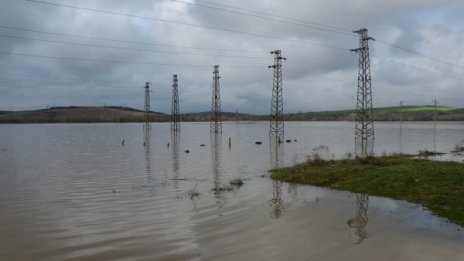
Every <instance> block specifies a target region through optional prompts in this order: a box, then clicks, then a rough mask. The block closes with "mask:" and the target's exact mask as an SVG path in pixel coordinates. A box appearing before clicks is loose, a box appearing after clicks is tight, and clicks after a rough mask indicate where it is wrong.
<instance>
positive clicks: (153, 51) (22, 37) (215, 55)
mask: <svg viewBox="0 0 464 261" xmlns="http://www.w3.org/2000/svg"><path fill="white" fill-rule="evenodd" d="M0 37H5V38H15V39H22V40H31V41H40V42H48V43H60V44H70V45H79V46H88V47H96V48H107V49H117V50H125V51H139V52H151V53H167V54H180V55H196V56H210V57H228V58H244V59H263V58H268V57H264V56H243V55H226V54H201V53H185V52H176V51H162V50H149V49H140V48H128V47H118V46H108V45H99V44H88V43H77V42H69V41H59V40H48V39H38V38H32V37H24V36H16V35H6V34H0Z"/></svg>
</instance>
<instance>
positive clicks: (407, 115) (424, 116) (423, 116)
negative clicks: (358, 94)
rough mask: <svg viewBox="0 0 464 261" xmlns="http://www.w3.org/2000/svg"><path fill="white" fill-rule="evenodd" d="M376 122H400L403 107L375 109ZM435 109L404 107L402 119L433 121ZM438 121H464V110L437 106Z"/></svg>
mask: <svg viewBox="0 0 464 261" xmlns="http://www.w3.org/2000/svg"><path fill="white" fill-rule="evenodd" d="M373 111H374V120H376V121H399V120H400V115H401V107H382V108H375V109H373ZM434 115H435V108H434V107H433V106H404V107H403V113H402V119H403V120H404V121H432V120H434ZM354 118H355V110H341V111H322V112H305V113H290V114H286V115H285V119H286V120H288V121H352V120H354ZM437 120H439V121H464V109H454V108H451V107H447V106H437Z"/></svg>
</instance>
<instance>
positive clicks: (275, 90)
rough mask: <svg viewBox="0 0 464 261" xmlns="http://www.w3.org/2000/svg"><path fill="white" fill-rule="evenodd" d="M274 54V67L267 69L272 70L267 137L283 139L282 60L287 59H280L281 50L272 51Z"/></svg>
mask: <svg viewBox="0 0 464 261" xmlns="http://www.w3.org/2000/svg"><path fill="white" fill-rule="evenodd" d="M271 54H274V65H270V66H268V68H274V80H273V84H272V99H271V120H270V124H269V136H271V135H275V136H276V137H279V138H283V136H284V100H283V96H282V60H286V59H287V58H285V57H282V51H281V50H275V51H272V52H271Z"/></svg>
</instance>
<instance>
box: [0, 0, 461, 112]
mask: <svg viewBox="0 0 464 261" xmlns="http://www.w3.org/2000/svg"><path fill="white" fill-rule="evenodd" d="M50 1H51V2H56V3H59V4H69V5H76V6H82V7H88V8H94V9H102V10H109V11H114V12H120V13H127V14H135V15H140V16H146V17H156V18H163V19H170V20H176V21H181V22H186V23H194V24H201V25H206V26H213V27H220V28H227V29H230V30H236V31H244V32H250V33H256V34H262V35H270V36H276V37H279V38H285V39H289V41H283V40H278V39H272V38H266V37H257V36H251V35H246V34H240V33H232V32H221V31H217V30H210V29H205V28H198V27H192V26H186V25H179V24H172V23H164V22H160V21H154V20H147V19H138V18H130V17H126V16H118V15H110V14H102V13H96V12H90V11H84V10H76V9H69V8H65V7H57V6H46V5H42V4H37V3H31V2H28V1H13V0H6V1H2V2H0V7H1V8H0V26H2V25H3V26H12V27H21V28H29V29H32V30H42V31H51V32H58V33H68V34H75V35H83V36H91V37H101V38H112V39H124V40H129V41H139V42H152V43H160V44H167V45H177V46H179V45H180V46H194V47H203V48H206V50H205V49H188V48H181V47H173V46H171V47H169V46H168V47H167V46H156V45H147V44H134V43H121V42H108V41H96V40H91V39H84V38H76V37H65V36H58V35H47V34H39V33H34V32H21V31H14V30H8V29H5V28H1V27H0V35H1V34H9V35H17V36H24V37H32V38H41V39H49V40H59V41H72V42H79V43H88V44H98V45H107V46H115V47H122V48H132V49H150V50H162V51H171V52H184V53H185V52H190V53H196V54H207V55H212V54H217V55H219V56H216V57H213V56H200V55H181V54H173V53H158V54H157V53H150V52H142V51H128V50H127V51H124V50H117V49H109V48H97V47H86V46H78V45H70V44H59V43H46V42H38V41H30V40H22V39H7V38H5V37H0V39H1V40H0V52H7V53H8V52H16V53H30V54H37V55H44V56H60V57H76V58H86V59H95V60H120V61H126V62H127V63H100V62H88V61H64V60H57V59H47V58H33V57H21V56H12V55H7V54H5V53H3V54H2V53H0V68H1V69H2V72H4V73H6V75H5V74H4V75H0V86H2V87H0V92H1V93H2V95H1V96H0V109H5V108H14V109H21V108H31V107H36V108H42V107H45V106H46V105H48V104H57V105H71V104H72V105H103V104H107V105H121V104H124V105H126V106H132V107H136V108H142V104H143V89H142V86H143V84H144V82H145V81H150V82H152V88H153V92H152V108H153V109H154V110H157V111H162V112H166V113H168V112H169V110H170V95H171V93H170V91H171V84H172V75H173V74H178V75H179V91H180V100H181V111H182V112H190V111H205V110H209V109H210V99H211V97H210V96H211V82H212V66H213V65H214V64H219V65H220V66H221V67H220V73H221V76H222V78H221V88H222V93H223V97H222V102H223V106H222V107H223V110H229V111H230V110H232V111H233V110H235V109H238V110H239V111H240V112H245V113H259V114H265V113H268V112H269V110H270V108H269V107H270V105H269V103H270V96H271V89H272V71H271V70H269V69H267V68H266V66H267V65H270V64H272V63H273V57H272V55H271V54H269V51H271V50H275V49H282V51H283V55H284V56H286V57H287V58H288V60H287V61H285V62H284V98H285V101H284V103H285V110H286V111H288V112H297V111H309V110H330V109H347V108H353V107H354V97H355V95H356V85H357V83H356V79H357V56H356V54H353V53H350V52H349V49H350V48H356V47H357V45H358V39H357V36H356V35H354V36H349V35H343V34H334V33H332V32H327V31H323V30H315V29H311V28H306V27H302V26H295V25H291V24H286V23H281V22H276V21H269V20H263V19H260V18H257V17H249V16H242V15H238V14H231V13H225V12H221V11H218V10H211V9H206V8H201V7H198V6H192V5H185V4H184V3H181V2H177V1H171V0H163V1H148V0H143V1H113V0H102V1H90V0H85V1H78V2H76V1H56V0H50ZM217 3H224V4H228V5H232V6H237V7H240V8H246V9H251V10H258V11H261V12H265V13H274V14H276V15H279V16H285V17H292V18H295V19H300V20H306V21H313V22H316V23H320V24H328V25H332V26H335V27H340V28H345V29H346V30H347V32H348V33H350V32H349V30H351V29H359V28H360V27H367V28H368V29H369V33H370V34H371V35H372V36H374V37H375V38H377V39H378V40H381V41H386V42H389V43H392V44H396V45H400V46H403V47H405V48H408V49H411V50H414V51H417V52H419V53H424V54H427V55H429V56H431V57H438V58H440V59H443V60H445V61H450V63H452V64H455V65H459V66H461V67H464V55H463V54H462V43H463V42H464V34H463V32H464V26H463V20H464V18H463V17H462V15H461V13H460V11H461V10H463V8H464V3H462V1H458V0H446V1H433V0H426V1H423V0H421V1H419V0H410V1H380V0H378V1H377V0H376V1H345V0H336V1H319V0H314V1H296V0H291V1H248V2H244V1H233V0H229V1H225V0H224V1H219V2H217ZM305 42H306V44H305ZM317 45H322V46H317ZM328 46H333V47H341V48H343V50H338V49H334V48H328ZM213 49H221V50H213ZM231 49H234V50H243V51H242V52H237V51H232V50H231ZM371 54H372V59H371V60H372V79H373V93H374V106H381V105H382V106H384V105H385V106H388V105H395V104H397V103H398V102H399V100H407V101H410V102H411V103H417V104H427V103H430V102H431V100H432V99H434V98H437V99H440V103H441V104H444V105H451V106H456V107H464V103H463V101H461V100H459V99H456V97H459V95H461V97H462V94H463V91H462V89H463V88H462V82H463V81H462V80H459V79H455V78H452V77H447V76H444V75H443V74H448V75H456V76H460V75H463V71H464V69H463V68H459V67H457V66H452V65H447V64H445V63H440V62H437V61H434V60H431V59H428V58H425V57H423V56H417V55H414V54H412V53H408V52H405V51H402V50H399V49H397V48H393V47H391V46H389V45H385V44H383V43H381V42H380V41H378V42H373V43H371ZM234 55H235V56H237V55H238V56H253V57H264V58H248V59H247V58H232V57H226V56H234ZM132 63H141V64H132ZM143 63H145V64H143ZM149 63H159V64H179V65H195V66H160V65H154V64H149ZM402 64H408V65H411V66H415V67H421V68H423V69H425V70H418V69H413V68H410V67H405V66H403V65H402ZM431 71H432V72H437V73H431ZM17 73H19V74H17ZM31 75H32V76H33V77H36V78H35V79H36V80H38V81H42V83H40V82H35V83H34V82H30V81H26V79H29V77H30V76H31ZM58 79H65V80H58ZM12 80H17V81H16V82H15V81H13V83H12V82H11V81H12ZM18 86H19V87H18Z"/></svg>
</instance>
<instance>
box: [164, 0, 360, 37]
mask: <svg viewBox="0 0 464 261" xmlns="http://www.w3.org/2000/svg"><path fill="white" fill-rule="evenodd" d="M173 1H176V0H173ZM195 2H200V3H205V4H209V5H216V6H222V7H226V8H230V9H235V10H239V11H245V12H250V13H255V14H262V15H266V16H274V17H277V18H281V19H285V20H289V21H295V22H299V23H303V24H312V25H315V26H320V27H325V28H329V29H333V30H337V31H341V32H347V33H350V35H351V34H352V31H353V30H351V29H346V28H342V27H336V26H331V25H326V24H321V23H316V22H311V21H305V20H300V19H295V18H292V17H286V16H280V15H276V14H271V13H266V12H262V11H257V10H251V9H245V8H239V7H235V6H232V5H227V4H220V3H213V2H210V1H204V0H195Z"/></svg>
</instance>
